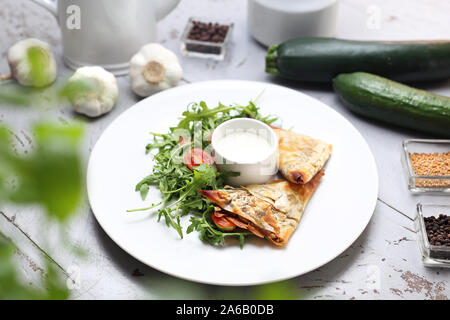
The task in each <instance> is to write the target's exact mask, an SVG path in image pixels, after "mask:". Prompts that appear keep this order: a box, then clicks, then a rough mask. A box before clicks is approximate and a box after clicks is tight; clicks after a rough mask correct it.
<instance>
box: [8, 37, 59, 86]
mask: <svg viewBox="0 0 450 320" xmlns="http://www.w3.org/2000/svg"><path fill="white" fill-rule="evenodd" d="M8 62H9V67H10V69H11V74H12V77H13V78H15V79H16V80H17V82H19V83H20V84H21V85H23V86H31V87H45V86H47V85H49V84H51V83H53V82H54V81H55V79H56V73H57V65H56V61H55V58H54V57H53V53H52V51H51V49H50V46H49V45H48V44H47V43H46V42H44V41H41V40H38V39H34V38H29V39H25V40H22V41H19V42H17V43H16V44H15V45H13V46H12V47H11V48H10V49H9V51H8Z"/></svg>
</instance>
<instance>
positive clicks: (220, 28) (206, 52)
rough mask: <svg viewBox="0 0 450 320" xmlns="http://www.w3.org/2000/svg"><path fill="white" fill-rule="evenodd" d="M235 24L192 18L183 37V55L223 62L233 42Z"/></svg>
mask: <svg viewBox="0 0 450 320" xmlns="http://www.w3.org/2000/svg"><path fill="white" fill-rule="evenodd" d="M232 31H233V23H227V22H219V21H209V20H207V19H200V18H199V19H196V18H190V19H189V21H188V24H187V26H186V28H185V30H184V32H183V34H182V36H181V52H182V54H183V55H186V56H192V57H199V58H212V59H215V60H223V59H224V58H225V54H226V50H227V48H228V44H229V43H230V41H231V34H232Z"/></svg>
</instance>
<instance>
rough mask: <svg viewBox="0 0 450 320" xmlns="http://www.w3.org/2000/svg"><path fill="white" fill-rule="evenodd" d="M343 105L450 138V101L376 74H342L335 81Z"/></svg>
mask: <svg viewBox="0 0 450 320" xmlns="http://www.w3.org/2000/svg"><path fill="white" fill-rule="evenodd" d="M333 86H334V90H335V92H336V93H337V95H338V96H339V98H340V99H341V100H342V102H343V103H344V105H345V106H346V107H348V108H349V109H350V110H352V111H354V112H355V113H358V114H360V115H363V116H366V117H369V118H374V119H378V120H381V121H384V122H388V123H391V124H395V125H398V126H402V127H405V128H411V129H415V130H419V131H424V132H429V133H433V134H435V135H438V136H442V137H450V98H449V97H444V96H440V95H437V94H433V93H430V92H427V91H423V90H419V89H415V88H411V87H408V86H406V85H403V84H400V83H398V82H395V81H391V80H389V79H386V78H382V77H379V76H376V75H373V74H369V73H364V72H356V73H351V74H341V75H339V76H337V77H336V78H335V79H334V80H333Z"/></svg>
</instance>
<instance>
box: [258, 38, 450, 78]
mask: <svg viewBox="0 0 450 320" xmlns="http://www.w3.org/2000/svg"><path fill="white" fill-rule="evenodd" d="M358 71H361V72H370V73H374V74H377V75H380V76H383V77H387V78H389V79H392V80H395V81H400V82H410V81H428V80H439V79H448V78H450V41H428V42H427V41H416V42H364V41H349V40H339V39H332V38H300V39H293V40H289V41H286V42H284V43H282V44H279V45H274V46H271V47H270V48H269V51H268V54H267V56H266V72H268V73H270V74H274V75H278V76H281V77H284V78H287V79H292V80H298V81H309V82H331V81H332V79H333V78H334V77H335V76H337V75H338V74H340V73H351V72H358Z"/></svg>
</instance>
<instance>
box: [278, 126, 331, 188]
mask: <svg viewBox="0 0 450 320" xmlns="http://www.w3.org/2000/svg"><path fill="white" fill-rule="evenodd" d="M272 128H273V130H274V131H275V133H276V134H277V135H278V149H279V162H278V167H279V170H280V172H281V174H282V175H283V176H284V177H285V178H286V179H287V180H289V181H291V182H293V183H301V184H304V183H308V182H309V181H310V180H311V179H312V178H313V177H314V176H315V175H316V174H317V172H319V171H320V170H321V169H322V168H323V166H324V165H325V163H326V162H327V160H328V158H329V157H330V154H331V150H332V145H331V144H328V143H326V142H323V141H321V140H318V139H314V138H311V137H309V136H306V135H303V134H299V133H296V132H292V131H289V130H284V129H280V128H276V127H272Z"/></svg>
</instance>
